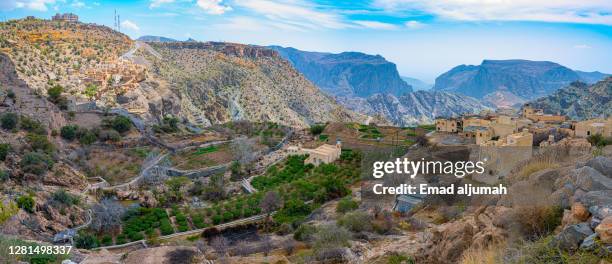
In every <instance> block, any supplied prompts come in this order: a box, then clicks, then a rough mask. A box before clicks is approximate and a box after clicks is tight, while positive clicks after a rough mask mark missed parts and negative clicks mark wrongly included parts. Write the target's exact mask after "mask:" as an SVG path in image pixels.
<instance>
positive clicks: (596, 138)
mask: <svg viewBox="0 0 612 264" xmlns="http://www.w3.org/2000/svg"><path fill="white" fill-rule="evenodd" d="M587 140H588V141H589V143H591V144H592V145H593V146H596V147H605V146H607V145H610V144H611V143H612V138H604V137H603V136H602V135H601V134H595V135H591V136H589V137H588V138H587Z"/></svg>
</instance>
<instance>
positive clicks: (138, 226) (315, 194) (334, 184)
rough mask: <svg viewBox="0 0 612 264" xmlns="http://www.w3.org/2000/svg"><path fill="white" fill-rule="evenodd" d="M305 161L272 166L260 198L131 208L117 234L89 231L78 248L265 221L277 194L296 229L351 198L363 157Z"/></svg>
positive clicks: (282, 218) (350, 154) (284, 217)
mask: <svg viewBox="0 0 612 264" xmlns="http://www.w3.org/2000/svg"><path fill="white" fill-rule="evenodd" d="M305 159H306V156H289V157H288V158H287V160H286V161H285V162H283V163H282V164H277V165H275V166H272V167H270V168H269V169H268V171H267V172H266V173H265V174H264V175H261V176H257V177H255V178H254V179H253V181H252V183H253V186H254V187H255V188H257V189H258V192H257V193H253V194H242V195H238V196H234V197H231V198H225V199H220V200H217V201H214V199H212V200H211V199H209V202H210V203H209V206H207V207H203V208H192V207H188V206H184V207H179V206H178V205H176V204H175V205H172V206H170V207H169V208H168V207H157V208H145V207H135V208H131V209H129V210H128V211H127V212H126V213H125V214H124V216H123V218H122V220H121V228H120V231H119V232H117V234H114V235H111V234H108V233H96V231H94V230H90V229H88V230H85V231H81V233H80V235H79V237H77V240H76V242H75V244H76V246H77V247H81V248H95V247H99V246H110V245H121V244H125V243H128V242H131V241H139V240H142V239H146V240H147V241H150V240H156V239H157V238H158V237H160V236H165V235H170V234H174V233H179V232H185V231H189V230H195V229H202V228H207V227H213V226H216V225H219V224H223V223H228V222H232V221H235V220H240V219H244V218H248V217H251V216H255V215H260V214H262V213H265V212H262V206H261V203H262V199H263V197H264V196H265V194H266V193H267V192H270V191H272V192H276V193H278V194H279V196H280V199H281V202H280V203H279V207H278V210H277V211H276V213H275V214H274V217H273V219H274V221H275V222H276V223H279V224H280V223H290V224H294V225H295V226H297V225H298V224H299V223H300V222H301V221H303V220H304V219H305V218H306V217H307V216H308V215H310V213H311V212H312V211H313V210H314V209H316V208H318V207H319V206H320V205H321V204H323V203H325V202H327V201H330V200H334V199H338V198H342V197H345V196H347V195H349V194H350V192H351V191H350V186H351V185H353V184H355V183H356V182H357V181H358V180H359V179H360V169H359V167H360V162H361V153H360V152H356V151H350V150H344V151H343V152H342V155H341V158H340V159H339V160H338V161H336V162H334V163H331V164H323V165H321V166H319V167H314V166H313V165H311V164H305V163H304V161H305ZM211 177H222V175H214V176H211ZM178 180H187V179H186V178H182V177H178V178H172V179H170V180H168V182H167V183H166V184H167V185H168V186H169V187H170V189H172V185H173V182H174V181H178ZM212 180H213V181H215V180H218V179H212ZM204 188H213V187H210V186H205V187H204ZM205 198H206V197H205ZM160 204H164V203H160ZM166 204H167V203H166Z"/></svg>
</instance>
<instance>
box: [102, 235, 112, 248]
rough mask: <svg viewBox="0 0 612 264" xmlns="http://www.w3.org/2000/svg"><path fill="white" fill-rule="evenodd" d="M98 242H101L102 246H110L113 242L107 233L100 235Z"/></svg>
mask: <svg viewBox="0 0 612 264" xmlns="http://www.w3.org/2000/svg"><path fill="white" fill-rule="evenodd" d="M100 244H102V246H110V245H112V244H113V237H111V236H109V235H105V236H103V237H102V239H101V240H100Z"/></svg>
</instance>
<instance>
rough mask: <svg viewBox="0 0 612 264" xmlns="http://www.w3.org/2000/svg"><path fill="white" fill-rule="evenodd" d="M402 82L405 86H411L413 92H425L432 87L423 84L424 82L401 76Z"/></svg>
mask: <svg viewBox="0 0 612 264" xmlns="http://www.w3.org/2000/svg"><path fill="white" fill-rule="evenodd" d="M402 80H404V81H405V82H406V83H407V84H409V85H410V86H412V89H413V90H415V91H426V90H429V89H431V87H433V85H432V84H429V83H425V82H424V81H421V80H419V79H416V78H411V77H406V76H402Z"/></svg>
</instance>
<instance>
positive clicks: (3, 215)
mask: <svg viewBox="0 0 612 264" xmlns="http://www.w3.org/2000/svg"><path fill="white" fill-rule="evenodd" d="M18 211H19V208H18V206H17V204H15V203H14V202H13V201H8V202H7V203H5V202H0V225H2V224H3V223H4V222H5V221H6V220H8V219H9V218H11V217H12V216H13V215H15V214H16V213H17V212H18Z"/></svg>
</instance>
